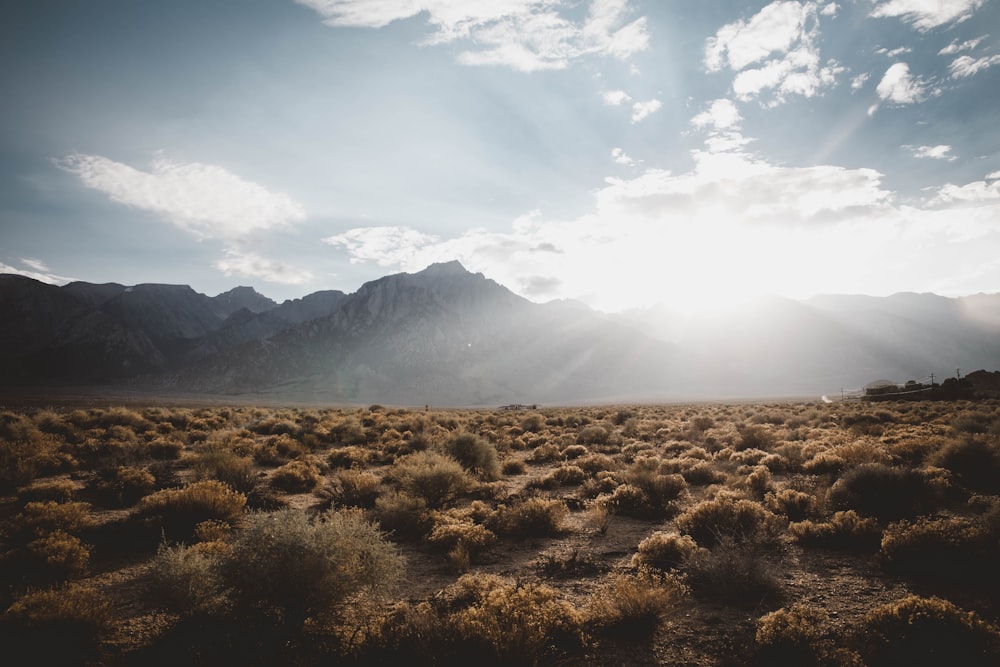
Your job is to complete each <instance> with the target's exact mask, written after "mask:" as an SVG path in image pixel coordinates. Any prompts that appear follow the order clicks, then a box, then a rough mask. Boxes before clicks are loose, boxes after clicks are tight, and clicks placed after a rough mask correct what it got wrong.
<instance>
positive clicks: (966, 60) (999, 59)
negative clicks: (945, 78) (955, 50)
mask: <svg viewBox="0 0 1000 667" xmlns="http://www.w3.org/2000/svg"><path fill="white" fill-rule="evenodd" d="M994 65H1000V54H997V55H992V56H985V57H983V58H973V57H971V56H959V57H958V58H955V60H954V61H952V63H951V65H950V66H949V67H948V69H950V70H951V76H952V77H953V78H955V79H964V78H965V77H969V76H972V75H974V74H978V73H979V72H982V71H983V70H986V69H989V68H990V67H993V66H994Z"/></svg>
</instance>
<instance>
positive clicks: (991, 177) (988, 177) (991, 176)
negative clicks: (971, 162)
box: [986, 171, 1000, 181]
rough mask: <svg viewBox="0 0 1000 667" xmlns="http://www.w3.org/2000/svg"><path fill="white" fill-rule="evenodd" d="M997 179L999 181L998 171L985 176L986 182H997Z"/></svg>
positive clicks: (999, 172) (999, 174)
mask: <svg viewBox="0 0 1000 667" xmlns="http://www.w3.org/2000/svg"><path fill="white" fill-rule="evenodd" d="M997 179H1000V171H994V172H991V173H989V174H986V180H987V181H994V180H997Z"/></svg>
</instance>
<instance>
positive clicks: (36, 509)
mask: <svg viewBox="0 0 1000 667" xmlns="http://www.w3.org/2000/svg"><path fill="white" fill-rule="evenodd" d="M15 522H16V523H15V525H16V526H17V527H18V528H21V529H24V530H29V531H33V532H35V533H37V534H39V535H41V534H44V533H46V532H50V531H53V530H64V531H66V532H68V533H76V532H79V531H80V530H82V529H83V528H86V527H87V526H89V525H90V523H91V521H90V504H89V503H83V502H68V503H57V502H55V501H53V500H47V501H44V502H31V503H27V504H25V506H24V509H23V510H21V513H20V514H19V515H18V516H17V518H16V519H15Z"/></svg>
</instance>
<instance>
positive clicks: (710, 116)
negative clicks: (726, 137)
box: [691, 99, 743, 129]
mask: <svg viewBox="0 0 1000 667" xmlns="http://www.w3.org/2000/svg"><path fill="white" fill-rule="evenodd" d="M742 120H743V117H742V116H740V112H739V110H738V109H737V108H736V105H735V104H733V102H732V100H727V99H718V100H714V101H713V102H712V104H711V105H710V106H709V108H708V109H706V110H705V111H702V112H701V113H700V114H698V115H697V116H695V117H694V118H692V119H691V124H692V125H694V126H695V127H709V128H716V129H731V128H738V127H739V126H740V122H741V121H742Z"/></svg>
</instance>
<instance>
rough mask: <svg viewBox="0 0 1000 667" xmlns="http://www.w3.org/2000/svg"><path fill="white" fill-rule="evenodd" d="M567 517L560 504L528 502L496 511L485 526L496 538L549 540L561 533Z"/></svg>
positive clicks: (534, 500)
mask: <svg viewBox="0 0 1000 667" xmlns="http://www.w3.org/2000/svg"><path fill="white" fill-rule="evenodd" d="M567 514H569V511H568V510H567V509H566V504H565V503H564V502H563V501H561V500H556V499H554V498H553V499H549V498H538V497H534V498H527V499H525V500H521V501H518V502H515V503H514V504H513V505H501V506H500V507H498V508H497V511H496V512H495V513H494V514H493V515H492V516H491V517H490V518H489V519H488V526H489V527H490V528H491V529H492V530H493V532H495V533H497V534H498V535H506V536H509V537H515V538H525V537H549V536H553V535H558V534H559V533H561V532H562V528H563V521H564V520H565V519H566V515H567Z"/></svg>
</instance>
